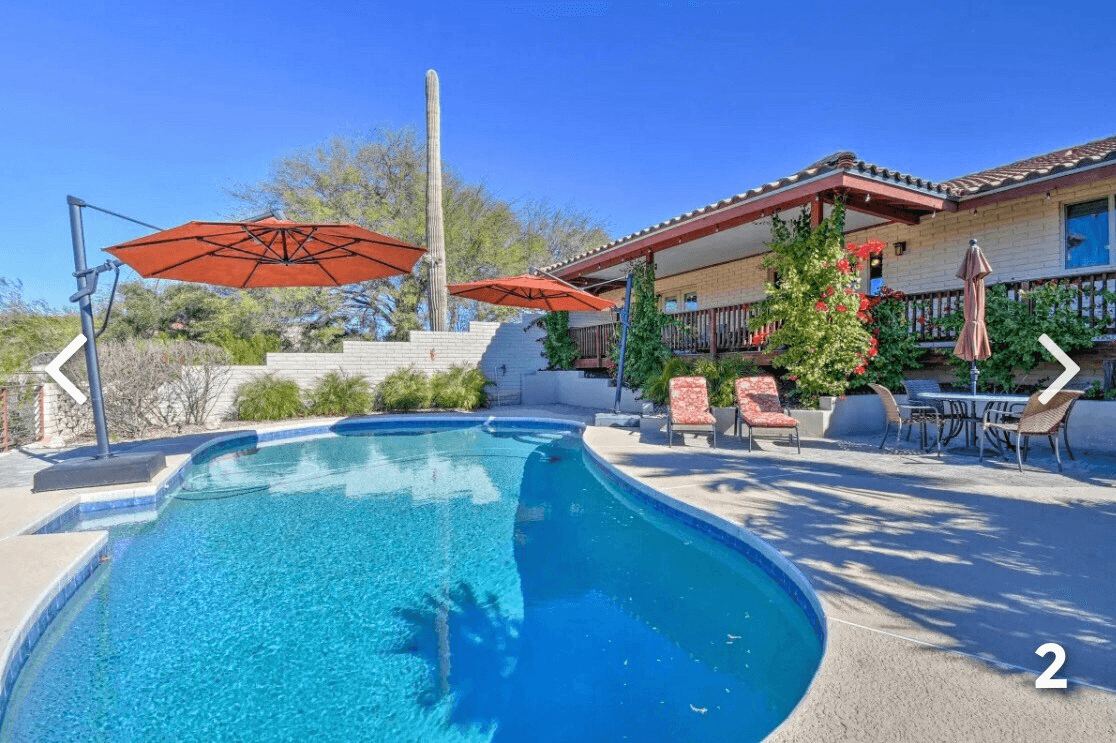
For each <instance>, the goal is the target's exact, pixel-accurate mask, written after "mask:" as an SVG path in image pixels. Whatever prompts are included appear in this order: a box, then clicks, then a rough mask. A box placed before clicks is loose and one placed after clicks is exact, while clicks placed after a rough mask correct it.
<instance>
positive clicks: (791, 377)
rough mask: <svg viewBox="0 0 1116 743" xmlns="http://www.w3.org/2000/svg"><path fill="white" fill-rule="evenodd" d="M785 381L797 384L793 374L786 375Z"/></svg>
mask: <svg viewBox="0 0 1116 743" xmlns="http://www.w3.org/2000/svg"><path fill="white" fill-rule="evenodd" d="M787 379H789V380H790V381H792V382H797V381H798V377H797V376H796V375H794V374H788V375H787Z"/></svg>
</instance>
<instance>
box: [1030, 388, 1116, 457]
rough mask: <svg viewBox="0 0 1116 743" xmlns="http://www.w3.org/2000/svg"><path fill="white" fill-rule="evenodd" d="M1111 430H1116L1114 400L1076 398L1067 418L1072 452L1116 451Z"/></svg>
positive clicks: (1114, 438) (1114, 439) (1115, 405)
mask: <svg viewBox="0 0 1116 743" xmlns="http://www.w3.org/2000/svg"><path fill="white" fill-rule="evenodd" d="M1113 431H1116V400H1078V401H1077V403H1076V404H1074V406H1073V412H1072V413H1071V414H1070V418H1069V442H1070V448H1071V449H1073V453H1074V454H1078V455H1080V454H1081V453H1083V452H1090V451H1095V452H1108V453H1116V436H1114V435H1113ZM1035 441H1039V439H1038V438H1036V439H1035Z"/></svg>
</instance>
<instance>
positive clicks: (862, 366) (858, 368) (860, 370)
mask: <svg viewBox="0 0 1116 743" xmlns="http://www.w3.org/2000/svg"><path fill="white" fill-rule="evenodd" d="M853 371H854V372H855V373H857V374H863V373H864V372H865V371H867V369H865V368H864V364H861V365H860V366H858V367H856V368H855V369H853Z"/></svg>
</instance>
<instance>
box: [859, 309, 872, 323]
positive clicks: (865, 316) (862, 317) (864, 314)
mask: <svg viewBox="0 0 1116 743" xmlns="http://www.w3.org/2000/svg"><path fill="white" fill-rule="evenodd" d="M856 319H857V320H860V321H861V322H869V321H870V320H871V318H870V317H868V313H867V312H864V311H860V312H857V313H856Z"/></svg>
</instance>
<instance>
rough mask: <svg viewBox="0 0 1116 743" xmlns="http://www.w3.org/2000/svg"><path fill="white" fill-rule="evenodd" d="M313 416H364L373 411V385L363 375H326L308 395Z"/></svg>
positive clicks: (308, 406) (337, 373)
mask: <svg viewBox="0 0 1116 743" xmlns="http://www.w3.org/2000/svg"><path fill="white" fill-rule="evenodd" d="M306 402H307V409H308V410H309V411H310V413H311V414H313V415H364V414H365V413H368V412H369V411H371V410H372V402H373V399H372V385H371V384H369V383H368V380H367V379H365V378H364V377H363V376H361V375H356V376H349V375H347V374H345V373H343V372H340V371H332V372H330V373H329V374H326V375H325V376H324V377H322V378H321V379H320V380H318V383H317V384H316V385H315V386H314V389H312V390H311V391H310V393H309V394H308V395H307V401H306Z"/></svg>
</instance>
